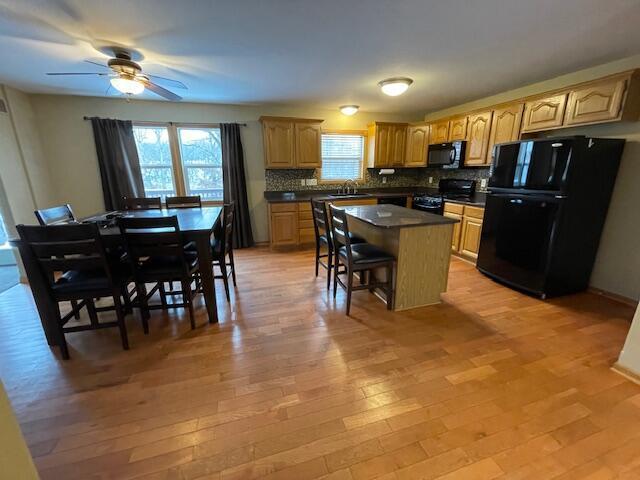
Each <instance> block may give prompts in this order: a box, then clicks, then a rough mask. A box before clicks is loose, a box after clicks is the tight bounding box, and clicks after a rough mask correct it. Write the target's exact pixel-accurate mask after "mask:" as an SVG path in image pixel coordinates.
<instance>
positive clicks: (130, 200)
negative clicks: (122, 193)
mask: <svg viewBox="0 0 640 480" xmlns="http://www.w3.org/2000/svg"><path fill="white" fill-rule="evenodd" d="M122 206H123V208H124V209H125V210H162V198H160V197H122Z"/></svg>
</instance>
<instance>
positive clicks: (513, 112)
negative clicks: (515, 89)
mask: <svg viewBox="0 0 640 480" xmlns="http://www.w3.org/2000/svg"><path fill="white" fill-rule="evenodd" d="M523 109H524V103H514V104H513V105H508V106H506V107H502V108H497V109H495V110H494V111H493V118H492V119H491V133H490V135H489V147H488V150H487V164H488V165H490V164H491V161H492V160H493V156H494V146H495V145H497V144H498V143H505V142H515V141H516V140H518V139H519V138H520V124H521V123H522V110H523Z"/></svg>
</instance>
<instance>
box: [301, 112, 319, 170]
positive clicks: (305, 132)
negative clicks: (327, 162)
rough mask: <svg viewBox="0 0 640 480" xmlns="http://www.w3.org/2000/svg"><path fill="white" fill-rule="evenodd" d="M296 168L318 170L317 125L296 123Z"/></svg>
mask: <svg viewBox="0 0 640 480" xmlns="http://www.w3.org/2000/svg"><path fill="white" fill-rule="evenodd" d="M295 133H296V149H295V153H296V166H297V167H300V168H320V167H321V166H322V157H321V153H320V148H321V147H320V142H321V137H322V135H321V130H320V124H318V123H296V124H295Z"/></svg>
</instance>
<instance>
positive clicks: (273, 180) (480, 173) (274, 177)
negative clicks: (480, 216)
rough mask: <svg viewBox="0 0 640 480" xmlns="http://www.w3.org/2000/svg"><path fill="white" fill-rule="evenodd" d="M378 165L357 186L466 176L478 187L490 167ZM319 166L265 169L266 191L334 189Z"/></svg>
mask: <svg viewBox="0 0 640 480" xmlns="http://www.w3.org/2000/svg"><path fill="white" fill-rule="evenodd" d="M379 172H380V169H377V168H367V169H366V170H365V174H364V180H363V181H361V182H358V184H359V185H360V187H365V188H384V187H413V186H418V185H419V186H433V187H437V186H438V182H439V180H440V179H441V178H465V179H468V180H476V182H477V187H476V189H477V190H479V191H482V190H483V189H482V188H480V180H482V179H483V178H488V177H489V167H486V168H460V169H456V170H445V169H442V168H397V169H396V171H395V173H393V174H391V175H380V174H379ZM383 177H384V178H386V179H387V182H386V183H382V179H383ZM429 177H432V178H433V183H431V184H430V183H429ZM309 178H313V179H316V180H318V184H317V185H313V186H309V185H301V184H300V181H301V180H303V179H309ZM319 179H320V170H319V169H287V170H271V169H267V170H265V180H266V187H267V188H266V189H267V191H278V192H286V191H300V190H335V189H336V188H338V185H336V184H326V183H324V184H322V183H320V182H319Z"/></svg>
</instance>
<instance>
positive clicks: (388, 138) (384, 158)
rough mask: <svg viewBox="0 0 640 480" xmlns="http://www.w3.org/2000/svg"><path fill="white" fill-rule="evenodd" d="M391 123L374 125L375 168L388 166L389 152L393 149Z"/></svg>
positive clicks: (389, 160) (389, 161)
mask: <svg viewBox="0 0 640 480" xmlns="http://www.w3.org/2000/svg"><path fill="white" fill-rule="evenodd" d="M392 130H393V129H392V127H391V125H377V126H376V142H375V150H376V151H375V164H374V166H375V167H376V168H384V167H388V166H389V165H390V163H391V158H390V154H391V152H392V149H393V138H392Z"/></svg>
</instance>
